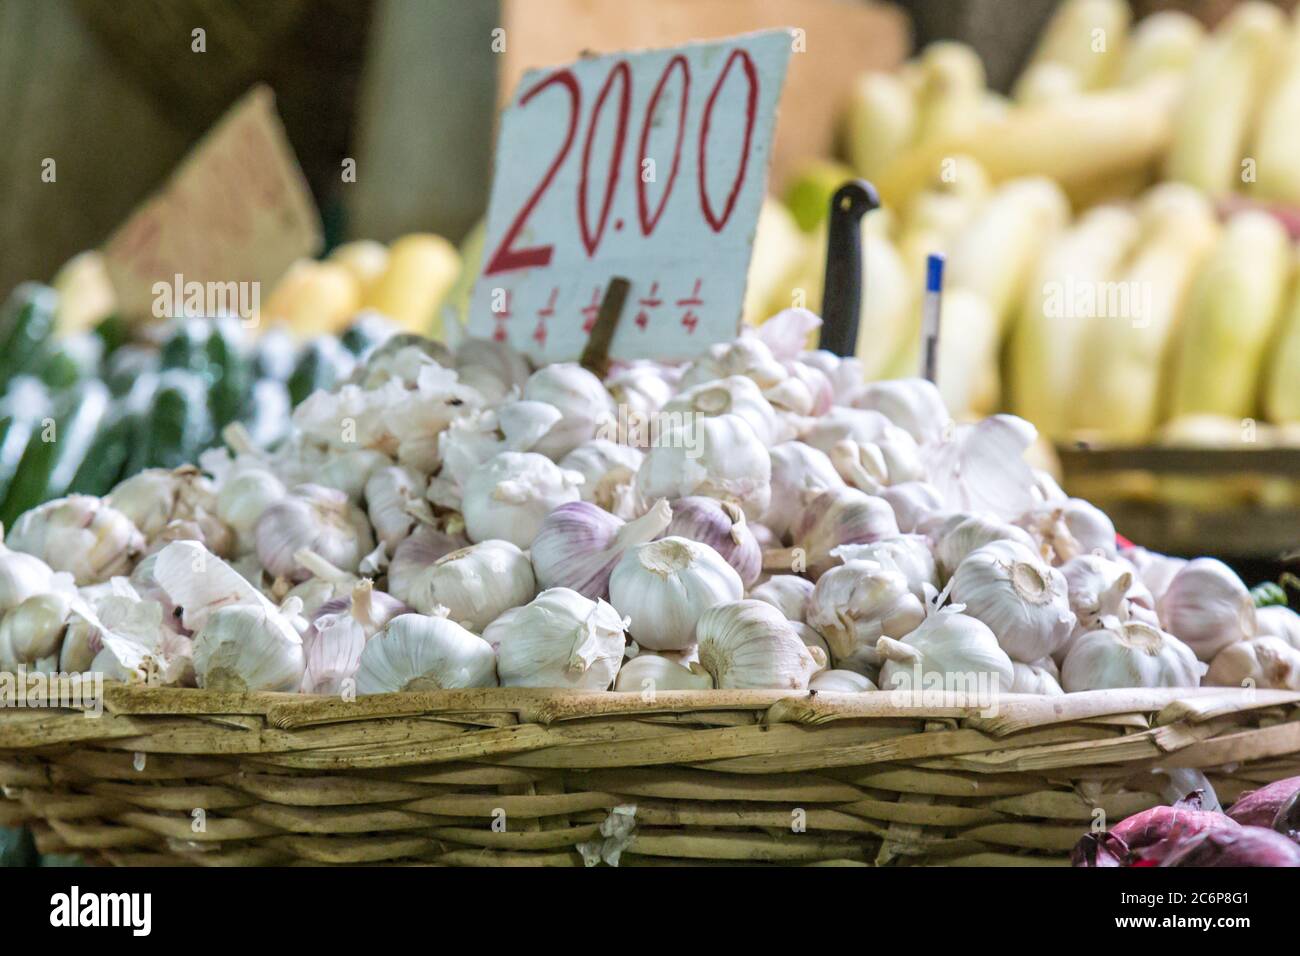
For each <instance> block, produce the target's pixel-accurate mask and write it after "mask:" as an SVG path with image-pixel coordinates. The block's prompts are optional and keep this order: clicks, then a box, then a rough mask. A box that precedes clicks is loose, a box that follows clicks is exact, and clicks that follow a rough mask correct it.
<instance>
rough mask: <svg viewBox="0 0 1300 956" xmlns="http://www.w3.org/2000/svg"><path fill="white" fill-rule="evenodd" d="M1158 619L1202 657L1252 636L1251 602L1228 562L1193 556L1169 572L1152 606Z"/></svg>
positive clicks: (1248, 592) (1252, 605)
mask: <svg viewBox="0 0 1300 956" xmlns="http://www.w3.org/2000/svg"><path fill="white" fill-rule="evenodd" d="M1156 610H1157V612H1158V613H1159V615H1160V625H1161V626H1162V627H1163V628H1164V629H1165V630H1166V631H1168V632H1169V633H1170V634H1173V635H1174V636H1175V637H1177V638H1178V639H1179V640H1180V641H1182V642H1183V643H1185V644H1186V645H1187V646H1189V647H1190V648H1191V649H1192V650H1193V651H1195V652H1196V656H1197V657H1198V658H1200V659H1201V660H1203V661H1212V660H1214V656H1215V655H1216V654H1218V653H1219V652H1220V651H1221V650H1223V649H1224V648H1225V647H1227V646H1228V645H1229V644H1231V643H1233V642H1234V641H1245V640H1250V638H1252V637H1254V636H1255V632H1256V627H1257V623H1256V620H1255V602H1254V600H1253V599H1252V598H1251V596H1250V591H1249V590H1247V588H1246V585H1245V584H1243V583H1242V581H1241V578H1239V577H1237V575H1236V572H1234V571H1233V570H1232V569H1231V568H1230V567H1228V566H1227V565H1226V564H1224V563H1223V562H1222V561H1219V560H1216V559H1215V558H1196V559H1195V560H1193V561H1189V562H1187V564H1185V565H1184V566H1183V567H1182V569H1181V570H1179V572H1178V573H1177V574H1175V575H1174V578H1173V580H1172V581H1170V582H1169V587H1168V588H1167V589H1166V591H1165V593H1164V595H1163V596H1162V597H1161V598H1160V601H1159V603H1158V604H1157V607H1156Z"/></svg>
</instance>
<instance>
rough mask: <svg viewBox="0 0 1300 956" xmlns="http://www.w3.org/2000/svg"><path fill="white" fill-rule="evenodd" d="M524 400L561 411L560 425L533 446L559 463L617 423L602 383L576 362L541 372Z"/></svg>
mask: <svg viewBox="0 0 1300 956" xmlns="http://www.w3.org/2000/svg"><path fill="white" fill-rule="evenodd" d="M524 398H525V399H527V400H529V401H534V402H546V403H547V404H550V405H554V406H555V407H556V408H558V409H559V410H560V413H561V415H562V417H561V419H560V421H558V422H557V423H556V424H555V426H554V427H553V428H551V429H550V431H549V432H548V433H547V435H546V437H545V438H543V439H542V440H541V441H540V442H538V443H537V444H536V445H535V446H534V448H535V450H536V451H537V452H538V453H539V454H542V455H546V456H547V457H548V458H551V459H554V460H557V461H558V460H559V459H561V458H563V457H564V456H565V455H567V454H568V453H569V452H571V451H573V449H575V448H577V447H578V446H579V445H581V444H582V443H583V442H585V441H589V440H590V439H592V438H595V437H596V435H597V433H598V432H600V431H601V430H602V429H607V428H609V427H610V426H612V425H613V424H614V422H615V419H616V415H615V410H614V400H613V399H612V398H610V396H609V392H607V391H605V386H604V385H602V384H601V381H600V379H598V378H596V376H594V375H592V374H591V373H590V372H588V371H587V370H586V369H585V368H583V367H582V366H581V365H578V364H577V363H575V362H561V363H557V364H555V365H544V366H542V367H541V368H539V369H538V370H537V371H536V372H534V373H533V374H532V375H531V376H530V377H529V379H528V381H527V382H526V383H525V384H524ZM606 437H608V436H606Z"/></svg>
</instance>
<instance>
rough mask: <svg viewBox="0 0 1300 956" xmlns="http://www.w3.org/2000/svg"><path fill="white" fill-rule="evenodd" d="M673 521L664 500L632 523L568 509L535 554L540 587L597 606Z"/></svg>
mask: <svg viewBox="0 0 1300 956" xmlns="http://www.w3.org/2000/svg"><path fill="white" fill-rule="evenodd" d="M709 500H712V499H709ZM672 518H673V511H672V509H671V508H670V507H669V505H668V502H667V501H664V500H662V499H661V500H659V501H657V502H655V503H654V505H653V506H652V507H651V508H650V510H649V511H647V512H646V513H645V514H643V515H642V516H641V517H639V518H637V519H635V520H634V521H628V522H626V523H624V522H623V521H620V520H619V519H618V518H616V517H614V516H613V515H612V514H610V513H609V512H607V511H603V510H602V509H600V508H598V507H597V506H596V505H594V504H591V503H589V502H586V501H570V502H568V503H567V504H562V505H560V506H559V507H558V508H556V509H555V510H554V511H552V512H551V513H550V514H549V515H547V516H546V520H545V521H543V522H542V527H541V529H540V530H539V531H538V532H537V537H536V538H534V539H533V546H532V547H531V548H530V549H529V554H530V555H531V556H532V561H533V570H534V571H535V572H536V575H537V582H538V584H539V585H541V587H543V588H556V587H565V588H570V589H572V590H574V591H577V592H578V593H579V594H581V595H583V596H584V597H589V598H591V599H592V600H595V599H596V598H605V597H608V596H609V576H610V575H611V574H612V573H613V571H614V567H615V565H617V564H618V562H619V561H620V560H621V559H622V557H623V555H624V554H625V553H626V552H627V551H628V550H629V549H630V548H634V547H636V546H637V545H640V544H645V543H646V542H647V541H653V540H654V539H655V538H657V537H659V535H661V534H663V533H664V531H665V530H666V529H668V527H669V523H670V522H671V521H672ZM755 547H756V548H757V545H755ZM529 596H530V597H531V595H529ZM520 603H523V602H522V601H521V602H520Z"/></svg>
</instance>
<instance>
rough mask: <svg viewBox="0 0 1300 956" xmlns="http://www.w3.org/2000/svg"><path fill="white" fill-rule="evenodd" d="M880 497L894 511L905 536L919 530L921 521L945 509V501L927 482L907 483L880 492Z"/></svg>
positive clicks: (895, 518)
mask: <svg viewBox="0 0 1300 956" xmlns="http://www.w3.org/2000/svg"><path fill="white" fill-rule="evenodd" d="M880 497H882V498H884V499H885V501H887V502H889V506H890V507H891V508H893V509H894V520H895V521H897V522H898V529H899V530H900V531H902V532H903V533H904V534H911V533H912V532H914V531H916V530H917V526H918V525H919V524H920V523H921V521H922V520H923V519H924V518H925V517H926V516H927V515H930V514H933V513H934V512H936V511H940V510H941V509H942V508H943V499H942V498H941V497H940V496H939V492H938V490H937V489H936V488H935V487H934V485H932V484H930V483H929V482H925V481H905V482H903V483H902V484H897V485H889V486H888V487H886V488H882V489H881V490H880Z"/></svg>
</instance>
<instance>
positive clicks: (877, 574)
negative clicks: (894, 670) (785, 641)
mask: <svg viewBox="0 0 1300 956" xmlns="http://www.w3.org/2000/svg"><path fill="white" fill-rule="evenodd" d="M924 620H925V607H924V605H923V604H922V603H921V601H920V600H918V599H917V597H916V595H915V594H913V593H912V590H911V588H910V587H909V586H908V583H907V578H906V577H904V576H903V574H902V573H901V572H899V571H896V570H893V569H890V568H886V567H883V566H881V565H880V564H879V563H877V562H875V561H846V562H845V563H844V564H842V565H840V566H838V567H834V568H831V569H830V570H828V571H827V572H826V573H825V574H823V575H822V576H821V577H820V578H818V579H817V586H816V587H815V588H814V589H813V593H812V597H811V598H810V599H809V601H808V624H809V625H810V626H811V627H812V628H813V629H814V630H816V631H817V633H819V634H821V635H822V637H824V638H825V639H826V643H827V645H828V646H829V647H830V649H831V657H832V659H833V660H834V661H835V662H836V664H837V665H838V664H839V662H840V661H841V659H843V658H849V657H852V656H853V655H854V653H855V652H857V651H858V650H859V649H861V648H864V647H875V646H876V641H877V640H878V639H879V638H880V637H881V636H882V635H885V636H888V637H894V638H901V637H903V636H904V635H906V634H908V633H910V632H911V631H913V630H915V629H916V628H917V627H919V626H920V625H921V623H922V621H924Z"/></svg>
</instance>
